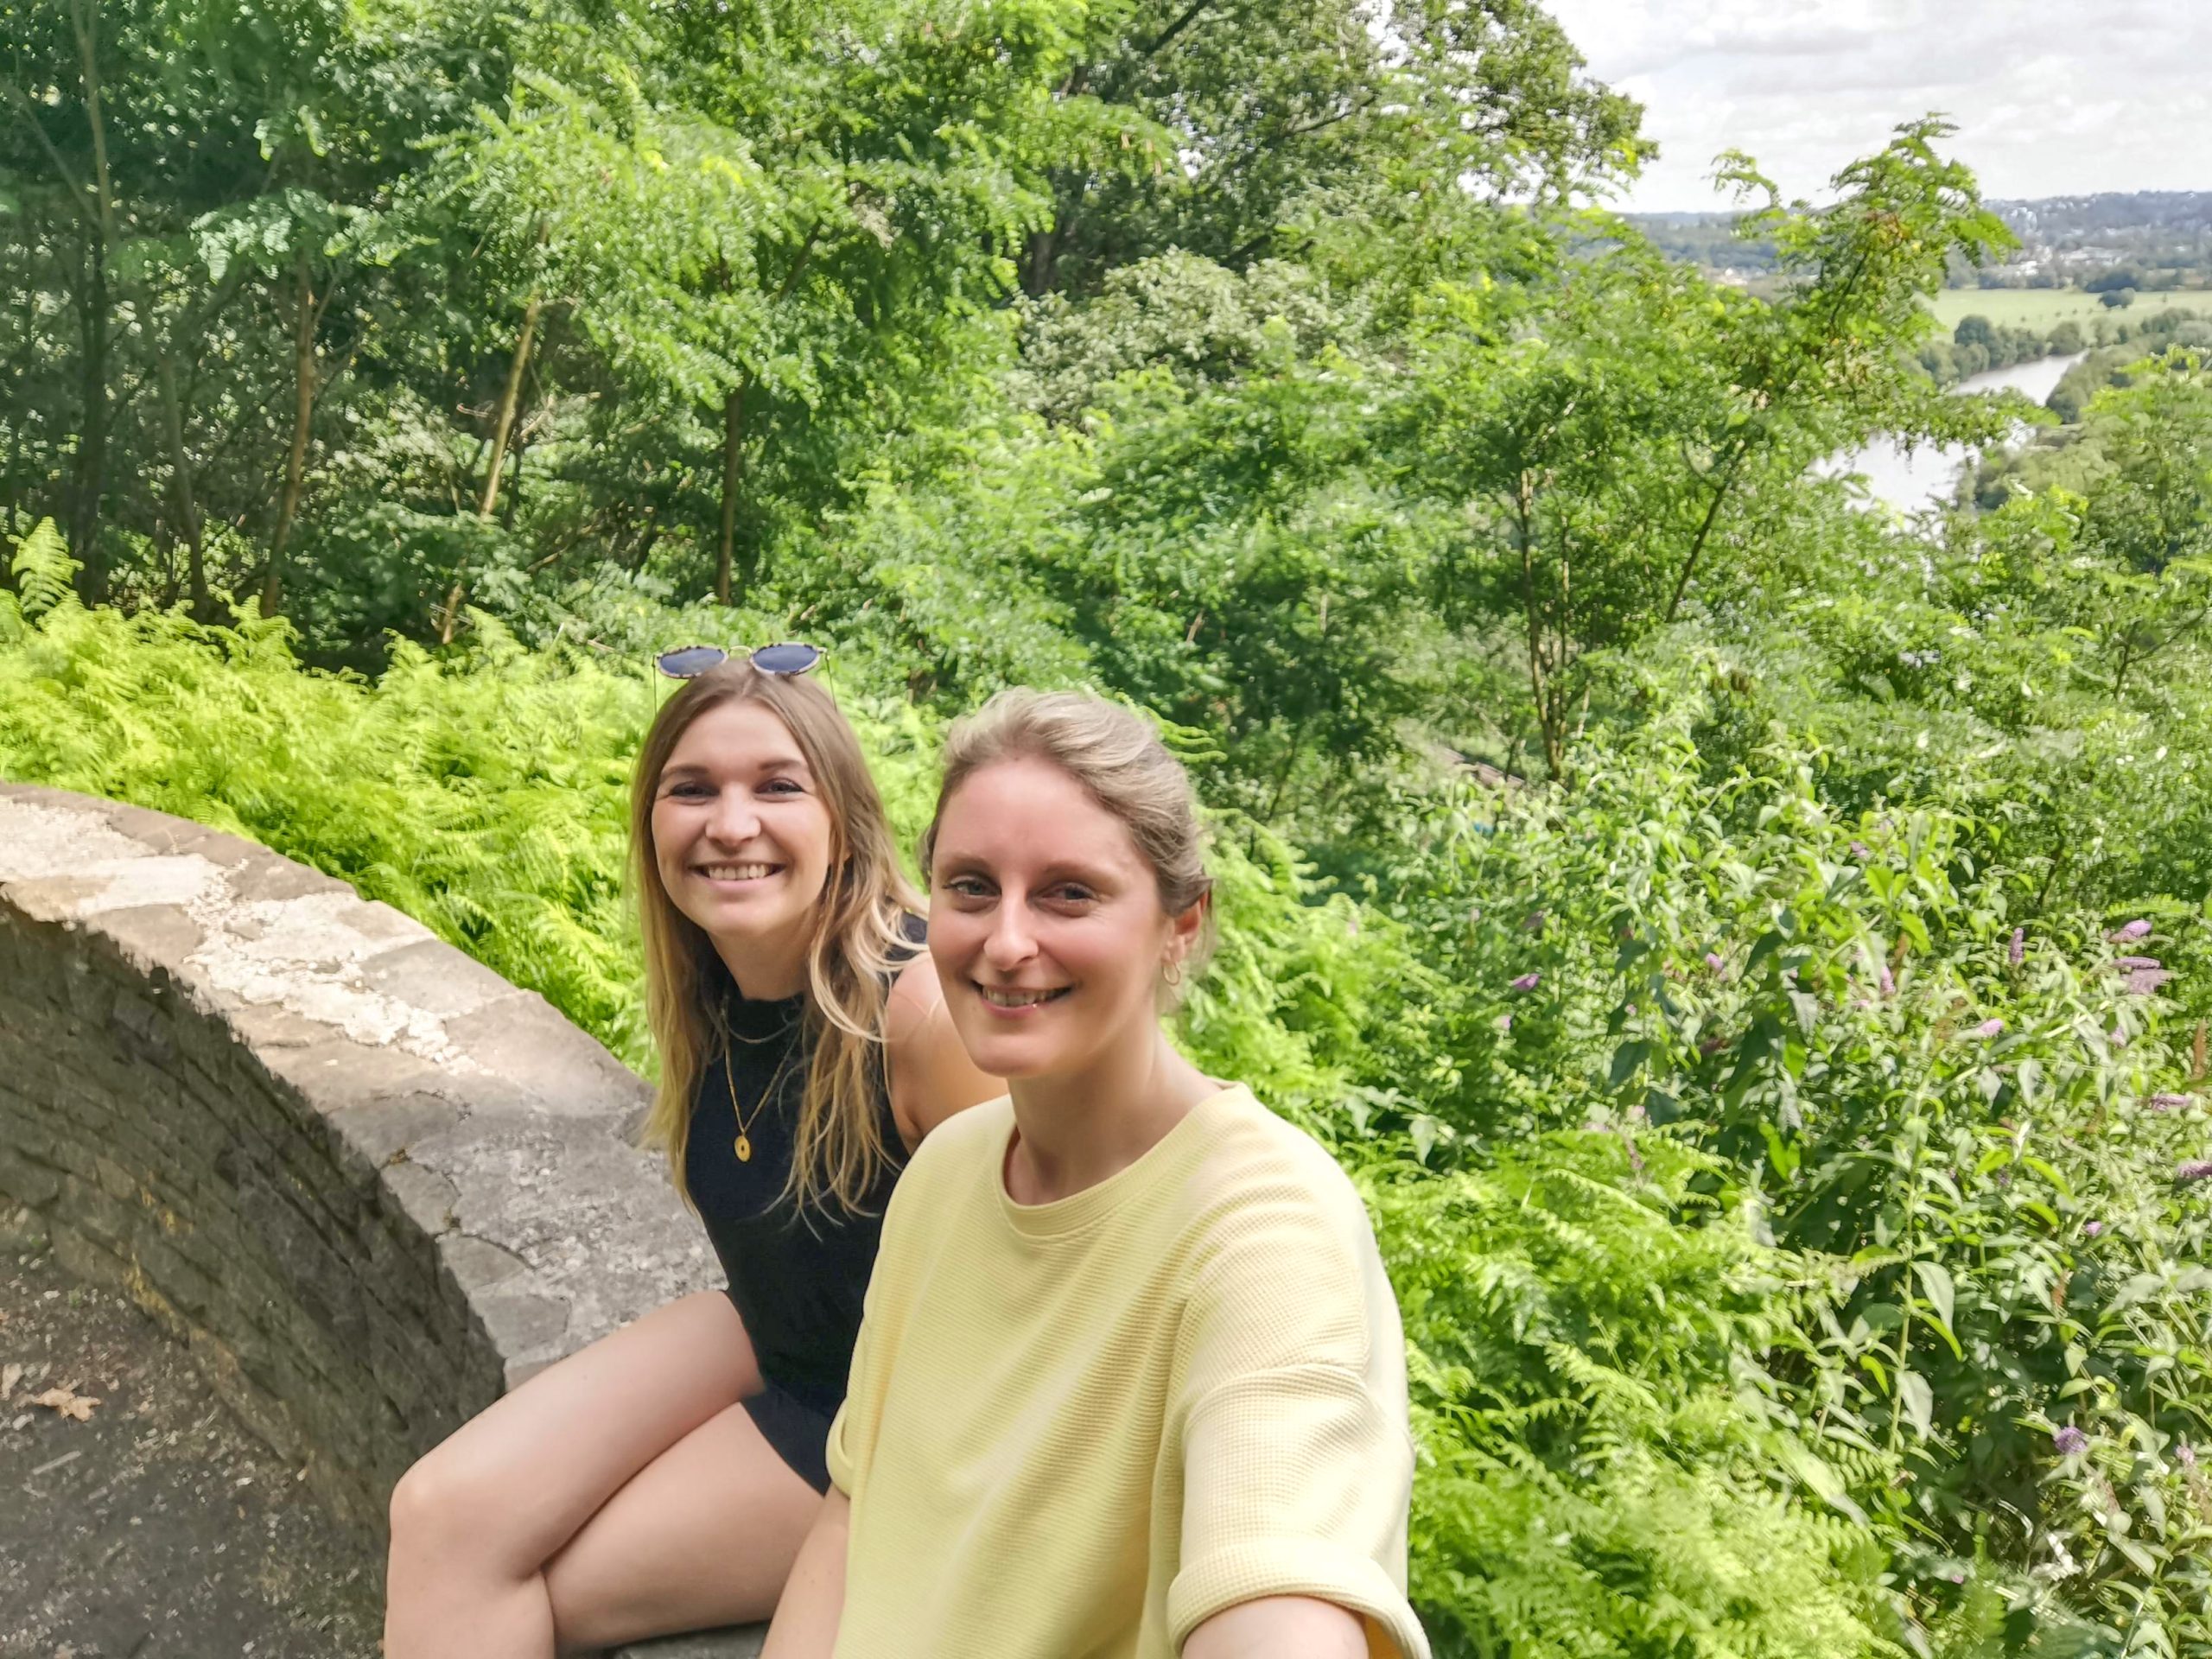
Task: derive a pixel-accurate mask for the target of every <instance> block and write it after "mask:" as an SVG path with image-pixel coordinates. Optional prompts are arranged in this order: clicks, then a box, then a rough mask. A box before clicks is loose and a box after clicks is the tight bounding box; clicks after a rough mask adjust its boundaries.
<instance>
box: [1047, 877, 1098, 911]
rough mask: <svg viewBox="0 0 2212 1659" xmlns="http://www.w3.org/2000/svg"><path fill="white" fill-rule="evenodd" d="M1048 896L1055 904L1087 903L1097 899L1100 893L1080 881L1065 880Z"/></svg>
mask: <svg viewBox="0 0 2212 1659" xmlns="http://www.w3.org/2000/svg"><path fill="white" fill-rule="evenodd" d="M1046 897H1048V898H1050V899H1052V901H1053V903H1055V904H1061V905H1087V904H1090V903H1091V902H1093V901H1094V900H1095V899H1096V898H1097V897H1098V895H1097V894H1096V893H1093V892H1092V891H1091V890H1090V888H1089V887H1085V886H1084V884H1083V883H1082V882H1080V881H1063V882H1061V883H1060V884H1059V885H1058V887H1054V888H1053V889H1052V891H1051V892H1050V893H1048V894H1047V895H1046Z"/></svg>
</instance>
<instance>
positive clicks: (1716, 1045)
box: [1697, 1037, 1728, 1059]
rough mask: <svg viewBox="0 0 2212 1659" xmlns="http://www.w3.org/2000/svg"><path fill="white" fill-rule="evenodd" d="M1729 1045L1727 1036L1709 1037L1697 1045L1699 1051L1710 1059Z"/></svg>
mask: <svg viewBox="0 0 2212 1659" xmlns="http://www.w3.org/2000/svg"><path fill="white" fill-rule="evenodd" d="M1727 1046H1728V1039H1726V1037H1708V1038H1707V1039H1705V1040H1704V1041H1703V1042H1701V1043H1700V1044H1699V1045H1698V1046H1697V1052H1699V1053H1700V1054H1702V1055H1704V1056H1705V1057H1706V1058H1707V1059H1710V1058H1713V1056H1714V1055H1715V1054H1718V1053H1719V1052H1720V1051H1721V1050H1722V1049H1724V1048H1726V1047H1727Z"/></svg>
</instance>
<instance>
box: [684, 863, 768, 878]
mask: <svg viewBox="0 0 2212 1659" xmlns="http://www.w3.org/2000/svg"><path fill="white" fill-rule="evenodd" d="M699 868H700V871H701V873H702V874H704V875H705V876H706V878H707V879H708V880H709V881H758V880H760V878H761V877H762V876H764V875H772V874H775V870H776V867H775V866H774V865H773V864H702V865H701V866H700V867H699Z"/></svg>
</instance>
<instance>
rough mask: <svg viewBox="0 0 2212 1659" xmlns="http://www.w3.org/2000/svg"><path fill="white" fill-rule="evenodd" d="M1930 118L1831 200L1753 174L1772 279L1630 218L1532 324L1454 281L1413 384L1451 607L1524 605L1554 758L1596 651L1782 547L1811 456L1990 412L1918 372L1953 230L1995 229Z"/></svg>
mask: <svg viewBox="0 0 2212 1659" xmlns="http://www.w3.org/2000/svg"><path fill="white" fill-rule="evenodd" d="M1948 131H1949V129H1948V127H1946V126H1945V125H1943V124H1942V123H1940V122H1938V121H1936V120H1935V119H1934V118H1929V119H1927V120H1923V121H1920V122H1916V123H1913V124H1909V125H1907V126H1905V127H1903V128H1901V129H1899V130H1898V133H1897V137H1896V138H1895V139H1894V140H1893V141H1892V142H1891V144H1890V145H1889V146H1888V148H1886V149H1884V150H1883V151H1882V152H1880V153H1879V154H1878V155H1876V156H1871V157H1868V158H1867V159H1866V160H1864V161H1860V162H1854V163H1853V165H1852V166H1850V167H1848V168H1845V169H1844V171H1843V172H1842V173H1840V175H1837V178H1836V181H1835V182H1836V185H1837V188H1838V189H1839V190H1840V193H1841V194H1840V198H1839V200H1837V201H1836V202H1835V203H1834V205H1833V206H1831V207H1825V208H1821V209H1818V210H1812V209H1807V208H1804V207H1797V208H1795V209H1784V208H1783V207H1782V206H1781V205H1780V203H1779V201H1778V200H1777V199H1776V198H1775V196H1774V193H1773V191H1772V188H1771V186H1770V185H1768V184H1767V183H1766V181H1764V179H1762V178H1761V177H1760V176H1759V175H1758V173H1757V172H1756V171H1755V170H1754V169H1753V168H1752V167H1751V163H1750V162H1748V160H1746V159H1745V158H1744V157H1741V156H1737V157H1733V158H1732V159H1731V160H1730V161H1729V162H1727V164H1726V169H1725V173H1726V176H1727V177H1728V178H1730V179H1732V181H1734V182H1735V183H1736V184H1737V185H1738V188H1740V189H1743V190H1745V191H1747V192H1754V193H1763V194H1765V195H1766V196H1767V198H1768V203H1767V206H1765V207H1764V208H1761V209H1760V210H1758V211H1757V212H1755V213H1751V214H1749V215H1748V216H1747V217H1746V218H1745V220H1744V221H1742V230H1743V232H1744V233H1745V235H1758V236H1764V237H1765V238H1769V239H1770V240H1771V241H1772V242H1773V244H1774V245H1775V247H1776V250H1777V259H1778V261H1779V268H1780V270H1781V273H1782V278H1783V291H1782V293H1781V295H1780V296H1779V297H1777V299H1776V300H1774V301H1772V302H1768V301H1764V300H1760V299H1757V298H1754V297H1752V296H1749V295H1746V294H1744V293H1742V292H1740V291H1738V290H1731V289H1719V288H1716V287H1713V286H1712V285H1710V284H1708V283H1706V282H1705V281H1704V280H1703V279H1702V278H1700V277H1698V276H1696V275H1695V274H1694V273H1693V272H1690V271H1688V270H1683V269H1681V268H1680V267H1671V266H1669V265H1667V264H1664V263H1663V262H1662V261H1661V260H1660V259H1659V258H1658V257H1656V254H1655V253H1654V252H1652V251H1650V250H1649V247H1648V246H1647V245H1642V244H1641V243H1640V242H1639V241H1638V239H1637V238H1635V236H1634V233H1633V232H1630V231H1629V230H1628V229H1627V227H1625V226H1614V227H1613V234H1614V235H1615V236H1616V237H1617V238H1618V243H1619V245H1618V247H1617V248H1616V249H1615V250H1614V251H1610V252H1599V253H1595V254H1592V255H1591V256H1588V257H1581V258H1579V259H1573V260H1571V261H1569V262H1567V264H1565V265H1564V266H1563V268H1562V270H1561V272H1560V279H1559V282H1558V285H1557V289H1556V291H1555V296H1554V300H1553V302H1552V304H1551V305H1550V307H1549V308H1548V310H1547V311H1546V313H1545V315H1544V317H1543V319H1542V321H1541V323H1540V324H1537V325H1535V326H1534V327H1529V328H1526V329H1525V330H1518V331H1514V332H1511V333H1509V334H1501V333H1500V332H1499V328H1498V322H1499V319H1498V318H1497V314H1496V309H1495V307H1494V305H1493V302H1492V301H1491V297H1490V295H1489V292H1488V290H1487V289H1486V288H1485V287H1483V286H1469V285H1461V286H1459V287H1457V288H1455V289H1448V290H1447V291H1446V298H1445V300H1444V302H1442V304H1440V307H1439V308H1438V309H1437V311H1436V313H1435V315H1434V320H1433V327H1431V329H1430V331H1429V334H1428V337H1427V340H1426V342H1425V345H1424V347H1423V351H1422V354H1421V359H1420V360H1419V363H1418V365H1417V366H1416V372H1415V374H1414V379H1413V390H1412V393H1411V395H1410V397H1408V399H1407V400H1406V402H1405V404H1404V405H1403V409H1404V418H1405V419H1406V420H1407V421H1408V437H1409V441H1410V443H1411V447H1412V452H1413V453H1414V454H1418V456H1419V457H1420V459H1419V461H1417V463H1416V465H1417V467H1418V468H1419V478H1420V486H1421V488H1423V489H1425V490H1430V491H1436V492H1440V493H1446V494H1447V495H1448V496H1449V497H1451V498H1452V499H1457V500H1458V501H1459V502H1460V503H1462V504H1463V506H1464V512H1465V523H1466V525H1467V533H1466V535H1465V537H1464V538H1463V539H1462V540H1461V541H1460V543H1459V546H1458V548H1457V550H1455V551H1454V552H1453V553H1452V555H1451V556H1448V557H1447V558H1446V562H1445V563H1444V565H1443V567H1442V571H1441V581H1442V583H1443V594H1442V597H1443V600H1444V603H1445V604H1446V607H1447V610H1448V613H1450V614H1452V615H1454V616H1456V617H1458V618H1459V619H1461V620H1464V621H1468V622H1471V621H1473V620H1476V619H1478V618H1481V617H1485V616H1497V615H1501V614H1503V615H1506V616H1511V617H1513V618H1514V619H1515V626H1516V630H1517V632H1518V633H1519V635H1520V638H1521V645H1522V652H1523V654H1524V659H1525V663H1526V671H1527V683H1528V687H1529V698H1530V702H1531V704H1532V708H1533V712H1534V715H1535V724H1536V728H1537V732H1538V735H1539V738H1540V741H1541V746H1542V749H1543V753H1544V758H1545V761H1546V763H1547V765H1548V766H1549V767H1550V768H1551V769H1552V771H1553V772H1554V773H1557V772H1559V770H1560V768H1561V767H1563V766H1565V764H1566V760H1567V747H1568V745H1569V742H1570V741H1571V739H1572V737H1573V733H1574V730H1575V729H1576V727H1577V725H1578V723H1579V721H1580V720H1581V719H1582V718H1583V717H1584V715H1585V714H1586V711H1587V710H1588V709H1589V707H1590V697H1591V694H1592V683H1591V681H1590V679H1589V677H1588V674H1587V661H1588V658H1590V656H1591V654H1592V652H1598V651H1600V650H1605V649H1622V648H1626V647H1630V646H1633V645H1635V644H1636V643H1637V641H1638V640H1640V639H1643V637H1645V636H1646V635H1648V634H1649V632H1652V631H1653V630H1655V629H1656V628H1659V627H1662V626H1666V625H1668V624H1670V623H1672V622H1674V621H1675V620H1677V619H1678V618H1680V617H1681V616H1682V615H1683V614H1685V613H1686V609H1687V607H1691V606H1693V605H1697V604H1700V603H1703V604H1708V605H1710V604H1721V603H1725V602H1726V597H1727V596H1728V595H1729V594H1732V593H1734V592H1738V591H1740V589H1741V588H1742V586H1743V584H1745V582H1756V581H1758V580H1759V579H1760V578H1762V577H1763V576H1764V575H1765V574H1766V573H1767V567H1768V566H1769V565H1770V562H1771V561H1773V560H1774V559H1775V557H1776V552H1775V550H1774V549H1773V546H1772V544H1771V543H1770V542H1768V541H1767V540H1766V539H1765V538H1764V537H1761V536H1760V535H1759V534H1758V524H1759V522H1760V520H1761V519H1762V518H1770V516H1772V515H1773V514H1775V513H1776V512H1784V511H1787V510H1788V507H1789V503H1790V501H1791V499H1792V498H1793V496H1794V493H1795V492H1796V490H1797V488H1798V486H1799V480H1801V479H1802V475H1803V474H1804V473H1805V471H1806V469H1807V468H1808V467H1809V466H1811V465H1812V464H1813V462H1815V461H1817V460H1819V459H1821V457H1822V456H1825V455H1827V454H1833V453H1834V452H1836V451H1838V450H1840V449H1846V448H1852V447H1853V446H1855V445H1857V444H1859V443H1861V442H1865V440H1866V438H1867V437H1868V436H1870V435H1872V434H1874V433H1877V432H1894V433H1903V434H1907V435H1915V436H1920V437H1940V438H1962V437H1966V436H1968V435H1993V430H1994V429H1993V426H1992V424H1991V423H1992V421H1993V418H1995V417H1994V416H1993V415H1992V414H1991V413H1990V412H1989V411H1988V410H1986V409H1974V408H1968V407H1964V406H1963V405H1965V404H1967V401H1968V400H1962V399H1949V398H1943V397H1940V396H1938V395H1936V393H1935V392H1934V391H1933V389H1932V388H1931V387H1930V385H1929V383H1928V382H1927V380H1926V379H1925V378H1923V377H1922V376H1920V375H1917V374H1915V373H1912V372H1910V370H1909V368H1908V366H1907V365H1908V360H1909V359H1908V353H1909V349H1910V347H1911V346H1913V345H1915V344H1916V342H1918V341H1919V340H1922V339H1923V338H1924V337H1925V335H1926V334H1927V333H1928V331H1929V328H1930V327H1932V323H1931V321H1930V320H1929V317H1928V315H1927V312H1926V309H1925V308H1924V306H1923V298H1924V296H1927V295H1929V294H1930V293H1933V292H1934V291H1935V290H1936V288H1938V287H1939V286H1940V285H1941V284H1942V280H1943V275H1944V270H1945V265H1946V263H1947V261H1948V258H1949V257H1950V256H1951V255H1952V254H1953V253H1958V254H1960V255H1961V256H1963V257H1967V258H1969V259H1973V260H1979V259H1980V258H1981V257H1986V255H1987V254H1988V253H1989V252H1991V251H1994V250H1995V249H1997V248H1999V247H2000V246H2003V245H2006V243H2007V241H2008V237H2007V233H2006V232H2005V229H2004V227H2003V226H2002V225H2001V224H2000V223H1999V221H1998V220H1997V219H1995V218H1994V217H1993V216H1992V215H1991V214H1989V213H1986V211H1985V210H1984V209H1983V208H1982V207H1981V204H1980V200H1979V198H1978V197H1977V195H1976V194H1975V192H1974V182H1973V178H1972V175H1970V174H1968V173H1967V171H1966V170H1965V169H1964V168H1961V167H1960V166H1958V165H1957V164H1956V163H1954V162H1945V161H1943V160H1942V158H1941V157H1940V156H1938V155H1937V154H1936V149H1935V144H1936V141H1937V140H1939V139H1940V138H1942V137H1944V136H1945V135H1946V134H1948Z"/></svg>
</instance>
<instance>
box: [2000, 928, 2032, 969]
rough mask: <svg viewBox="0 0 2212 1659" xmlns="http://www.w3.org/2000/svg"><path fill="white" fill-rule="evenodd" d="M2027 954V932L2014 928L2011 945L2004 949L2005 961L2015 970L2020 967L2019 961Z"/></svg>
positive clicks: (2024, 929) (2023, 929)
mask: <svg viewBox="0 0 2212 1659" xmlns="http://www.w3.org/2000/svg"><path fill="white" fill-rule="evenodd" d="M2027 954H2028V930H2027V929H2026V928H2024V927H2016V928H2014V929H2013V930H2012V944H2008V945H2006V946H2005V960H2006V961H2007V962H2009V963H2012V965H2013V966H2014V967H2015V968H2017V967H2018V966H2019V965H2020V959H2021V958H2022V957H2024V956H2026V955H2027Z"/></svg>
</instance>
